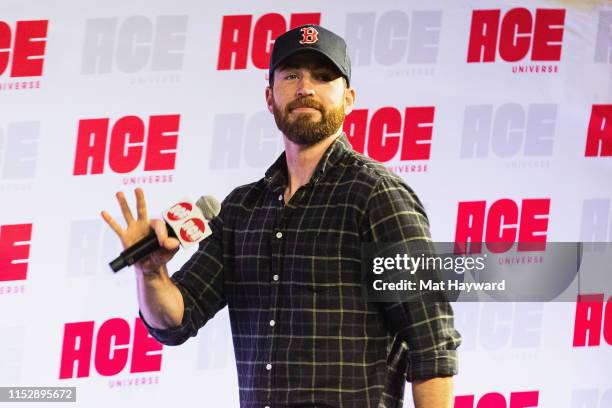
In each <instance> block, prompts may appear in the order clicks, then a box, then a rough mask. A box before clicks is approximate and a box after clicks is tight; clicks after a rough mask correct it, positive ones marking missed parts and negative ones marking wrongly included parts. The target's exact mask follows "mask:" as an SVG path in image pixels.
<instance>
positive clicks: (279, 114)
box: [272, 97, 344, 146]
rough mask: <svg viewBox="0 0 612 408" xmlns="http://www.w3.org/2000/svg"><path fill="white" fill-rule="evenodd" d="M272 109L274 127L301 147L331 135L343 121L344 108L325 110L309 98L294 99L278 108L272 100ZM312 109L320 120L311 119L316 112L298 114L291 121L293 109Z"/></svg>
mask: <svg viewBox="0 0 612 408" xmlns="http://www.w3.org/2000/svg"><path fill="white" fill-rule="evenodd" d="M272 107H273V108H272V109H273V112H274V120H275V121H276V126H278V129H279V130H280V131H281V132H283V134H284V135H285V136H286V137H287V139H289V140H291V141H292V142H293V143H296V144H298V145H301V146H312V145H315V144H317V143H319V142H320V141H321V140H323V139H325V138H326V137H328V136H331V135H333V134H334V133H336V131H337V130H338V129H339V128H340V126H342V122H343V121H344V106H343V105H339V106H332V107H331V108H329V109H328V108H325V107H324V106H323V105H322V104H321V103H319V102H317V101H315V100H314V99H311V98H309V97H306V98H300V99H296V100H295V101H293V102H290V103H288V104H287V106H285V108H284V109H282V108H281V107H279V106H278V105H277V104H276V102H275V101H274V99H272ZM305 107H307V108H314V109H317V110H318V111H319V112H320V115H321V119H319V120H315V119H313V115H316V112H300V113H297V114H294V116H296V117H295V118H294V119H291V118H290V117H289V116H290V114H291V110H292V109H295V108H305Z"/></svg>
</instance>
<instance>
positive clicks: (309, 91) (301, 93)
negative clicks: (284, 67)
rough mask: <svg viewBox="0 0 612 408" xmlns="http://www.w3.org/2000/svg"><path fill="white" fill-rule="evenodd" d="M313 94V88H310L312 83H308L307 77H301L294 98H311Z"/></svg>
mask: <svg viewBox="0 0 612 408" xmlns="http://www.w3.org/2000/svg"><path fill="white" fill-rule="evenodd" d="M314 93H315V92H314V88H313V86H312V82H311V81H310V78H309V77H308V75H302V78H301V79H300V81H299V82H298V87H297V90H296V96H297V97H298V98H302V97H305V96H312V95H314Z"/></svg>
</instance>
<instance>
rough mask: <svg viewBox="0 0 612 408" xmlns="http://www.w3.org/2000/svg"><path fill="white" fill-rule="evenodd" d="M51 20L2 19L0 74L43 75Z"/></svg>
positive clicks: (14, 75) (0, 24) (0, 29)
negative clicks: (12, 21) (11, 21)
mask: <svg viewBox="0 0 612 408" xmlns="http://www.w3.org/2000/svg"><path fill="white" fill-rule="evenodd" d="M48 25H49V20H30V21H17V23H16V24H15V25H14V26H13V27H11V26H10V25H9V24H8V23H6V22H4V21H0V76H2V75H4V74H7V73H8V75H9V76H10V77H11V78H17V77H36V76H42V73H43V64H44V57H45V46H46V40H47V27H48Z"/></svg>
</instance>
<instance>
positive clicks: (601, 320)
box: [573, 293, 612, 347]
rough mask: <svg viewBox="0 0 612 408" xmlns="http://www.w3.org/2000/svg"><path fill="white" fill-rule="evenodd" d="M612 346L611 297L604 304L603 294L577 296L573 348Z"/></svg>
mask: <svg viewBox="0 0 612 408" xmlns="http://www.w3.org/2000/svg"><path fill="white" fill-rule="evenodd" d="M602 337H603V340H604V342H605V343H606V344H608V345H609V346H612V296H611V297H610V298H609V299H608V300H607V301H606V302H605V303H604V294H603V293H599V294H588V295H579V296H578V299H577V300H576V315H575V318H574V342H573V346H574V347H596V346H599V345H600V344H601V343H602ZM587 338H588V340H587Z"/></svg>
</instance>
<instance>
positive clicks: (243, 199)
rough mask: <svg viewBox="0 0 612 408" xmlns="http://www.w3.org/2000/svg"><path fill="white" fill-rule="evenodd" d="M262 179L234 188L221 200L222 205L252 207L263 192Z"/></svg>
mask: <svg viewBox="0 0 612 408" xmlns="http://www.w3.org/2000/svg"><path fill="white" fill-rule="evenodd" d="M264 188H265V185H264V179H263V178H262V179H260V180H257V181H254V182H252V183H248V184H243V185H241V186H238V187H236V188H234V189H233V190H232V191H231V192H230V193H229V194H228V195H227V197H225V199H224V200H223V203H222V204H221V206H222V207H228V208H232V207H245V208H251V207H253V206H254V205H255V204H256V203H257V201H258V199H259V197H261V194H263V192H264Z"/></svg>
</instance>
